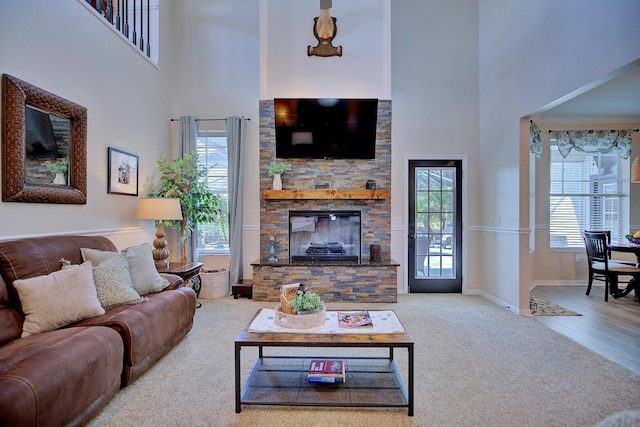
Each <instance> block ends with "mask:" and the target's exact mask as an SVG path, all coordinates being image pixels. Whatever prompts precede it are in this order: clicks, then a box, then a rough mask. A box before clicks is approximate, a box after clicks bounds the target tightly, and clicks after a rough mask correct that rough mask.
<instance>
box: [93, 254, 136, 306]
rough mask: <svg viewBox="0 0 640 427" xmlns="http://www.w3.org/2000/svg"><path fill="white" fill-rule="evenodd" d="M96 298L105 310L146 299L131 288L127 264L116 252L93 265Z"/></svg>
mask: <svg viewBox="0 0 640 427" xmlns="http://www.w3.org/2000/svg"><path fill="white" fill-rule="evenodd" d="M93 281H94V282H95V284H96V291H97V292H98V300H100V304H101V305H102V307H104V308H105V310H108V309H110V308H113V307H117V306H119V305H125V304H139V303H141V302H143V301H145V300H146V298H143V297H141V296H140V295H138V293H137V292H136V291H135V289H133V286H132V284H131V276H130V275H129V265H128V263H127V260H126V258H125V257H124V256H123V255H120V254H117V255H116V256H115V257H111V258H108V259H106V260H104V261H102V262H101V263H100V264H98V266H97V267H93Z"/></svg>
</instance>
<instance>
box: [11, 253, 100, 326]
mask: <svg viewBox="0 0 640 427" xmlns="http://www.w3.org/2000/svg"><path fill="white" fill-rule="evenodd" d="M13 286H14V287H15V288H16V290H17V291H18V296H19V297H20V302H21V304H22V312H23V313H24V314H25V319H24V324H23V325H22V338H25V337H28V336H30V335H35V334H39V333H41V332H45V331H51V330H53V329H57V328H59V327H61V326H64V325H68V324H69V323H73V322H76V321H79V320H82V319H86V318H89V317H94V316H99V315H101V314H104V309H103V308H102V307H101V306H100V301H98V297H97V294H96V287H95V286H94V283H93V274H92V271H91V263H89V262H85V263H83V264H81V265H80V266H78V267H77V268H74V269H70V270H60V271H55V272H53V273H51V274H48V275H46V276H38V277H32V278H30V279H19V280H15V281H14V282H13Z"/></svg>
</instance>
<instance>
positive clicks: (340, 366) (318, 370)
mask: <svg viewBox="0 0 640 427" xmlns="http://www.w3.org/2000/svg"><path fill="white" fill-rule="evenodd" d="M344 365H345V361H344V360H342V359H312V360H311V362H309V371H308V375H307V378H308V380H309V382H323V383H338V382H345V378H346V377H345V369H344V367H345V366H344Z"/></svg>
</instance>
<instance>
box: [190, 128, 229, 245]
mask: <svg viewBox="0 0 640 427" xmlns="http://www.w3.org/2000/svg"><path fill="white" fill-rule="evenodd" d="M197 150H198V156H199V159H200V164H202V165H203V166H205V167H206V168H207V177H206V182H207V185H208V186H209V188H210V189H211V191H212V192H213V193H214V194H216V195H217V196H219V198H220V216H219V219H218V221H217V222H215V223H212V224H199V225H198V250H199V252H200V253H201V254H228V253H229V215H228V211H229V210H228V200H229V198H228V194H229V193H228V178H227V164H228V163H227V162H228V158H227V135H226V132H225V131H223V130H199V131H198V139H197Z"/></svg>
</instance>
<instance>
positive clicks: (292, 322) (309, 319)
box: [273, 304, 327, 329]
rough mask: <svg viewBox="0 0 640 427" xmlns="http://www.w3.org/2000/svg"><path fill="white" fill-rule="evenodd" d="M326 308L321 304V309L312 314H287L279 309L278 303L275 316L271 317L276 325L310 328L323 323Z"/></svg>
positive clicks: (291, 327)
mask: <svg viewBox="0 0 640 427" xmlns="http://www.w3.org/2000/svg"><path fill="white" fill-rule="evenodd" d="M326 314H327V309H326V307H325V306H324V305H323V306H322V310H321V311H319V312H317V313H313V314H303V315H299V314H287V313H283V312H282V311H281V310H280V304H278V305H277V306H276V316H275V318H274V319H273V321H274V322H275V324H276V325H278V326H282V327H283V328H290V329H310V328H315V327H316V326H320V325H322V324H323V323H324V321H325V317H326Z"/></svg>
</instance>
